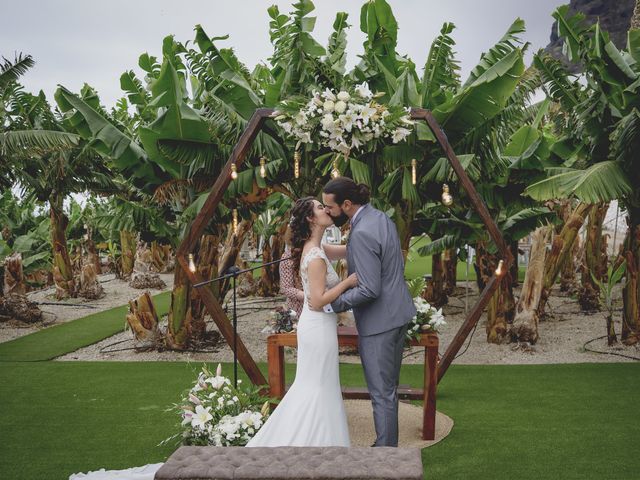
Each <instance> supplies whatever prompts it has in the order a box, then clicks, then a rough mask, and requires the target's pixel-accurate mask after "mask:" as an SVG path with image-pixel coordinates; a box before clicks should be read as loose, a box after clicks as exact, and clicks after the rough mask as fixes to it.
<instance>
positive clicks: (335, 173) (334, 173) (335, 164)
mask: <svg viewBox="0 0 640 480" xmlns="http://www.w3.org/2000/svg"><path fill="white" fill-rule="evenodd" d="M331 176H332V177H333V178H338V177H339V176H340V170H338V160H334V161H333V168H332V169H331Z"/></svg>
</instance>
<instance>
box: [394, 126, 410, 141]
mask: <svg viewBox="0 0 640 480" xmlns="http://www.w3.org/2000/svg"><path fill="white" fill-rule="evenodd" d="M410 133H411V130H408V129H406V128H402V127H398V128H396V129H395V130H394V132H393V135H392V137H391V138H392V140H393V143H398V142H401V141H402V140H404V139H405V138H406V137H407V136H408V135H409V134H410Z"/></svg>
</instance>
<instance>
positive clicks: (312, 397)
mask: <svg viewBox="0 0 640 480" xmlns="http://www.w3.org/2000/svg"><path fill="white" fill-rule="evenodd" d="M332 224H333V219H332V218H331V217H330V216H329V214H327V213H326V212H325V208H324V206H323V205H322V204H321V203H320V202H319V201H318V200H316V199H314V198H313V197H305V198H302V199H299V200H298V201H296V203H295V205H294V207H293V209H292V210H291V222H290V225H291V231H292V240H291V243H292V249H291V258H292V261H293V262H294V268H295V269H296V270H297V271H299V273H300V276H301V277H302V286H303V290H304V306H303V308H302V314H301V315H300V319H299V321H298V331H297V336H298V359H297V365H296V378H295V381H294V382H293V385H291V388H290V389H289V391H288V392H287V394H286V395H285V396H284V398H283V399H282V401H281V402H280V404H279V405H278V407H277V408H276V409H275V410H274V412H273V413H272V414H271V416H270V417H269V419H268V420H267V422H266V423H265V424H264V425H263V426H262V428H261V429H260V430H259V431H258V433H257V434H256V435H255V437H253V438H252V439H251V440H250V441H249V443H248V444H247V447H279V446H299V447H308V446H313V447H326V446H347V447H348V446H349V445H350V441H349V430H348V428H347V417H346V414H345V410H344V404H343V402H342V392H341V389H340V377H339V364H338V334H337V317H336V314H335V313H326V312H324V311H322V309H319V310H312V309H311V308H310V307H309V304H311V305H314V306H318V305H320V306H324V305H327V304H330V303H331V302H332V301H334V300H335V299H336V298H338V296H339V295H340V294H342V293H343V292H345V291H346V290H348V289H349V288H353V287H355V286H356V285H357V282H358V281H357V278H356V275H355V274H352V275H351V276H349V277H348V278H347V279H345V280H343V281H340V278H339V277H338V275H337V274H336V272H335V270H334V269H333V267H332V265H331V263H330V262H329V257H331V259H338V258H344V256H345V253H346V247H345V246H337V245H335V246H334V245H325V246H324V248H323V247H322V246H321V241H322V235H323V234H324V231H325V230H326V228H327V227H329V226H331V225H332Z"/></svg>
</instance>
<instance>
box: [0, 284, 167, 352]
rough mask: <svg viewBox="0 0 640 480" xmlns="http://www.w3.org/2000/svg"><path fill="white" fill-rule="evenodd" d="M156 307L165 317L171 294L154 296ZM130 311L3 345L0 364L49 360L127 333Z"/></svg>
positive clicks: (58, 327) (93, 317)
mask: <svg viewBox="0 0 640 480" xmlns="http://www.w3.org/2000/svg"><path fill="white" fill-rule="evenodd" d="M153 303H154V305H155V307H156V310H157V312H158V315H164V314H166V313H167V312H168V311H169V305H170V303H171V292H164V293H160V294H158V295H154V296H153ZM128 308H129V305H122V306H120V307H115V308H111V309H109V310H105V311H103V312H98V313H93V314H91V315H87V316H86V317H82V318H79V319H77V320H72V321H70V322H67V323H62V324H60V325H55V326H53V327H51V328H45V329H44V330H40V331H39V332H35V333H32V334H30V335H25V336H24V337H20V338H17V339H15V340H11V341H10V342H4V343H0V362H6V361H19V362H35V361H41V360H50V359H52V358H55V357H58V356H60V355H64V354H65V353H69V352H73V351H74V350H77V349H78V348H82V347H86V346H87V345H92V344H94V343H96V342H99V341H100V340H103V339H105V338H108V337H110V336H112V335H115V334H116V333H118V332H121V331H122V330H123V329H124V327H125V324H126V320H125V318H126V313H127V311H128Z"/></svg>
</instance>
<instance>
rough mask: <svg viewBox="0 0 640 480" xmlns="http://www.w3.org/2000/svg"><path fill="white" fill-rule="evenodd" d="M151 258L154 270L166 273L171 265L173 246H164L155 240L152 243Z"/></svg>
mask: <svg viewBox="0 0 640 480" xmlns="http://www.w3.org/2000/svg"><path fill="white" fill-rule="evenodd" d="M151 256H152V258H153V269H154V270H155V271H156V272H158V273H162V272H166V271H167V270H168V269H169V267H170V264H171V245H162V244H159V243H158V242H156V241H155V240H154V241H153V242H151Z"/></svg>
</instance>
